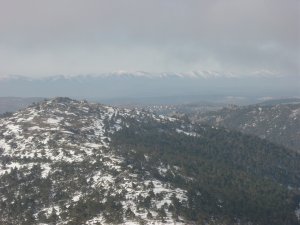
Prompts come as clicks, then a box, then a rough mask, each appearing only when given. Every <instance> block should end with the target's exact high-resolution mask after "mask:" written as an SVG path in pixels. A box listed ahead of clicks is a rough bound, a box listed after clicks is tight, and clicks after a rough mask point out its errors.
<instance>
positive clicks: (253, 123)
mask: <svg viewBox="0 0 300 225" xmlns="http://www.w3.org/2000/svg"><path fill="white" fill-rule="evenodd" d="M191 117H192V120H193V121H198V122H201V123H208V124H209V125H211V126H222V127H226V128H228V129H233V130H238V131H241V132H243V133H246V134H252V135H256V136H259V137H260V138H263V139H267V140H269V141H272V142H274V143H277V144H280V145H283V146H286V147H288V148H291V149H294V150H296V151H300V104H299V103H295V104H276V105H249V106H243V107H238V106H232V107H227V108H223V109H221V110H218V111H215V112H208V113H199V114H197V113H196V114H194V115H192V116H191Z"/></svg>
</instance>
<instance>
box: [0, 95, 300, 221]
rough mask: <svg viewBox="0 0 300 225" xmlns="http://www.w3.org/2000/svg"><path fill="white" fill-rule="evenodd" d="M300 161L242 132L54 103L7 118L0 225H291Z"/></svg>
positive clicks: (0, 157)
mask: <svg viewBox="0 0 300 225" xmlns="http://www.w3.org/2000/svg"><path fill="white" fill-rule="evenodd" d="M295 113H297V112H295ZM265 159H268V163H267V164H266V163H265ZM299 160H300V155H298V154H296V153H294V152H289V151H288V150H286V149H283V148H281V147H279V146H276V145H272V144H271V143H268V142H266V141H263V140H261V139H259V138H255V137H249V136H246V135H242V134H241V133H238V132H231V131H228V130H224V129H222V128H218V129H215V128H212V127H209V126H204V125H198V124H193V123H191V122H190V121H188V120H184V119H176V118H172V117H167V116H162V115H156V114H154V113H151V112H149V111H143V110H137V109H120V108H115V107H110V106H105V105H101V104H95V103H88V102H86V101H75V100H71V99H69V98H54V99H50V100H46V101H43V102H40V103H38V104H34V105H32V106H30V107H28V108H27V109H24V110H21V111H19V112H16V113H14V114H13V115H11V116H9V117H6V118H2V119H0V224H4V225H6V224H7V225H11V224H12V225H15V224H18V225H19V224H21V225H23V224H24V225H25V224H26V225H31V224H68V225H77V224H128V225H129V224H133V225H134V224H137V225H138V224H139V225H140V224H153V225H154V224H156V225H159V224H170V225H171V224H177V225H183V224H209V223H213V224H240V225H242V224H281V222H282V221H288V220H289V221H292V222H294V221H296V218H295V214H294V211H295V210H297V209H298V208H297V207H298V205H297V204H298V202H296V203H297V204H296V203H295V202H294V201H297V199H298V196H299V195H298V191H297V190H298V187H299V184H300V180H299V171H300V166H299V165H300V164H299ZM237 184H238V185H237ZM287 191H288V192H289V194H288V195H287V194H286V192H287ZM269 201H271V202H272V204H268V202H269ZM270 212H271V213H272V215H271V216H270ZM279 212H280V213H279ZM253 221H258V222H257V223H256V222H253ZM296 222H298V221H296ZM287 224H293V223H287Z"/></svg>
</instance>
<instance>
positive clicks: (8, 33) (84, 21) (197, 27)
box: [0, 0, 300, 77]
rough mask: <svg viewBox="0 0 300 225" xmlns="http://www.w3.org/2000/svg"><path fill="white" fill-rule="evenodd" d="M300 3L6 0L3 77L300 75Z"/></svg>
mask: <svg viewBox="0 0 300 225" xmlns="http://www.w3.org/2000/svg"><path fill="white" fill-rule="evenodd" d="M299 63H300V1H299V0H207V1H201V0H147V1H146V0H106V1H102V0H26V1H25V0H0V76H7V75H10V74H19V75H27V76H49V75H58V74H65V75H78V74H98V73H105V72H113V71H119V70H123V71H147V72H150V73H151V72H153V73H157V72H189V71H202V70H208V71H218V73H224V74H236V75H239V76H246V75H247V76H249V75H269V76H273V75H274V76H278V75H279V76H287V77H288V76H294V77H295V76H296V77H297V76H299V73H300V72H299V71H300V65H299Z"/></svg>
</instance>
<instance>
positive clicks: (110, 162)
mask: <svg viewBox="0 0 300 225" xmlns="http://www.w3.org/2000/svg"><path fill="white" fill-rule="evenodd" d="M147 116H150V115H148V114H147V113H142V112H140V111H136V110H126V109H116V108H113V107H109V106H102V105H99V104H90V103H89V104H88V103H87V102H84V101H80V102H79V101H74V100H70V99H67V98H56V99H52V100H49V101H45V102H43V103H41V104H38V105H33V106H31V107H29V108H27V109H25V110H23V111H19V112H17V113H15V114H13V116H12V117H10V118H9V119H2V120H0V152H1V159H2V160H1V161H0V176H5V175H8V174H10V173H13V172H16V170H17V171H18V172H17V173H19V172H20V171H22V172H21V173H22V175H21V176H23V175H24V176H26V175H30V174H32V173H33V172H32V171H36V170H38V171H39V172H38V175H39V176H40V177H41V179H44V180H48V182H50V183H51V184H50V189H49V190H48V191H47V194H51V195H54V196H53V197H52V198H51V200H50V201H48V204H44V203H38V202H37V203H36V204H35V214H34V217H35V220H38V221H40V222H44V223H49V222H52V220H55V222H56V223H57V224H67V223H68V222H70V221H71V220H73V219H74V217H72V216H71V215H70V211H72V210H74V208H76V207H77V205H78V204H83V203H85V202H86V201H88V199H90V198H93V197H91V196H94V195H97V196H98V197H100V196H101V203H102V204H103V205H105V204H106V203H107V204H110V203H111V202H110V201H111V199H114V200H113V201H114V204H116V206H115V207H116V208H118V207H119V206H118V204H121V205H122V208H123V209H124V210H125V213H124V214H123V213H122V214H120V215H119V214H118V215H114V213H113V211H112V212H110V211H105V210H104V211H99V212H96V213H95V215H90V216H87V218H86V220H85V224H99V223H101V224H109V223H110V222H122V223H123V224H139V223H140V222H141V221H144V222H145V223H146V221H152V222H151V224H161V223H162V222H161V221H162V220H163V221H164V222H165V223H164V224H174V223H176V224H182V223H181V222H180V220H178V221H177V222H174V219H173V218H172V215H171V213H169V212H165V210H164V206H166V207H167V206H168V205H169V204H170V203H171V202H172V199H178V200H179V201H181V202H183V204H185V203H184V202H185V201H186V191H185V190H182V189H179V188H173V187H172V185H170V184H168V183H166V182H162V181H159V180H157V179H154V178H153V177H151V176H150V174H149V173H148V174H147V173H145V174H137V173H134V172H133V171H132V170H131V167H130V165H127V164H126V165H125V164H124V159H123V158H122V157H121V156H119V155H118V154H117V153H116V152H115V151H114V150H113V149H111V148H110V135H111V134H112V133H114V132H115V131H118V130H120V129H122V127H124V126H128V124H127V123H126V122H125V120H128V119H131V118H135V117H136V118H137V119H138V118H139V119H141V118H144V117H147ZM151 116H152V117H154V116H153V115H151ZM155 119H157V120H166V118H161V117H157V118H155ZM87 164H88V166H87ZM66 170H76V173H66ZM63 174H64V175H67V176H66V177H65V176H64V175H63ZM57 176H61V178H58V179H57ZM55 180H56V181H55ZM53 181H54V182H53ZM62 182H63V183H62ZM20 185H21V186H22V184H20ZM0 186H1V188H4V189H5V185H4V184H1V185H0ZM15 188H16V189H22V188H20V187H17V186H16V187H15ZM54 190H60V192H61V193H62V192H63V193H64V196H63V197H61V198H59V197H56V196H55V195H57V194H58V193H57V192H55V191H54ZM3 193H5V192H0V202H1V203H4V202H5V203H7V200H8V197H7V196H6V195H5V194H3ZM31 195H32V194H29V197H32V198H34V197H33V195H32V196H31ZM151 195H153V196H154V197H153V198H152V197H151V201H150V203H149V204H151V205H152V206H155V207H147V210H146V209H145V207H142V206H141V200H144V199H145V198H147V197H148V196H151ZM18 196H19V193H18V191H17V192H15V196H10V197H11V198H12V199H14V198H17V197H18ZM156 196H159V197H156ZM148 198H149V197H148ZM36 201H37V200H36ZM7 204H11V206H9V207H8V208H10V207H13V205H14V204H15V202H14V200H12V202H9V203H7ZM29 209H30V208H29ZM162 210H163V212H162ZM96 211H97V210H96ZM2 213H3V214H2V220H3V219H5V218H7V221H9V216H8V215H5V213H6V212H5V210H4V211H3V212H2ZM110 213H112V215H110ZM160 213H163V214H162V216H160ZM133 215H134V216H133ZM25 219H26V218H25ZM109 221H110V222H109ZM15 224H17V222H16V223H15Z"/></svg>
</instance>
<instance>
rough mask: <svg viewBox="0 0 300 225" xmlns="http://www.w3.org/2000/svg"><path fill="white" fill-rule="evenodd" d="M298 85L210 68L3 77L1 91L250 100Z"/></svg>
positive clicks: (299, 86)
mask: <svg viewBox="0 0 300 225" xmlns="http://www.w3.org/2000/svg"><path fill="white" fill-rule="evenodd" d="M291 79H293V78H291ZM299 90H300V83H299V80H298V79H296V78H295V82H292V81H290V82H289V83H287V82H286V80H285V78H283V77H268V76H233V75H226V74H218V73H213V72H209V71H202V72H192V73H182V74H181V73H156V74H155V73H147V72H133V73H129V72H122V71H121V72H115V73H107V74H99V75H78V76H63V75H59V76H50V77H39V78H34V77H25V76H6V77H1V78H0V96H3V97H6V96H22V97H33V96H43V97H55V96H70V97H73V98H87V99H90V98H98V100H100V101H102V102H103V100H106V99H121V100H122V99H136V98H144V99H145V100H147V99H148V98H155V97H156V98H157V99H158V98H160V97H161V96H165V97H176V96H177V97H178V96H179V97H182V96H187V97H188V98H189V99H190V98H191V96H194V97H197V98H198V100H202V101H210V99H209V98H210V97H218V96H228V97H231V101H232V103H235V104H239V103H242V104H250V103H255V102H256V101H257V99H258V98H262V97H264V98H267V97H269V96H272V97H275V98H282V97H290V96H296V97H297V96H299V95H300V92H299ZM188 98H186V100H187V101H188ZM157 99H156V100H157ZM156 103H157V102H156ZM160 103H170V102H160ZM172 103H177V104H178V103H183V102H172ZM184 103H188V102H184Z"/></svg>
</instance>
